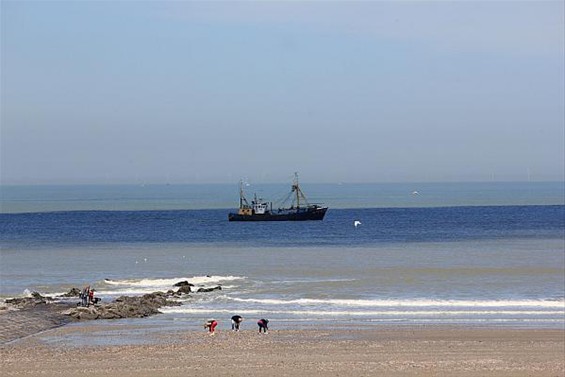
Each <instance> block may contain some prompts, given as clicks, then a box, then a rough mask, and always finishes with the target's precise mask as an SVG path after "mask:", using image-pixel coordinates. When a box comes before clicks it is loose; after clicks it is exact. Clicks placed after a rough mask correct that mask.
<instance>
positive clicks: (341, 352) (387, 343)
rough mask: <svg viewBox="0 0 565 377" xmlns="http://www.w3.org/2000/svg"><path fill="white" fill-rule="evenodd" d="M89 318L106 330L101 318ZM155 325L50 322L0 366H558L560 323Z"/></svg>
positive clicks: (266, 372) (482, 370)
mask: <svg viewBox="0 0 565 377" xmlns="http://www.w3.org/2000/svg"><path fill="white" fill-rule="evenodd" d="M93 325H96V327H97V328H98V329H106V330H111V329H110V327H111V325H109V322H106V323H96V324H93ZM135 330H136V329H133V328H131V327H128V326H127V325H124V326H122V328H121V329H120V331H122V332H125V333H128V332H131V331H135ZM138 330H139V329H138ZM153 330H155V331H145V332H143V331H142V332H141V336H142V337H143V338H144V340H145V342H144V343H143V344H130V345H108V344H105V345H95V344H93V345H84V344H82V345H78V346H77V345H72V343H71V345H69V343H68V342H67V341H68V340H70V339H73V338H75V339H76V338H78V339H81V340H86V341H87V340H88V336H89V333H91V332H92V331H93V328H92V327H91V326H63V327H58V328H54V329H51V330H49V331H44V332H42V333H40V334H36V335H34V336H28V337H26V338H23V339H20V340H18V341H16V342H11V343H10V344H4V345H2V346H0V351H1V360H0V370H2V372H3V375H5V376H20V375H42V376H55V375H56V376H76V375H79V374H86V375H89V376H116V375H119V376H121V377H130V376H131V377H134V376H135V377H144V376H155V375H159V376H165V377H176V376H186V375H193V374H196V373H197V374H198V375H199V376H275V377H276V376H304V375H308V376H338V375H339V376H344V375H347V376H349V375H352V376H370V375H387V376H415V375H418V376H422V375H423V376H435V375H449V376H476V375H481V376H531V375H536V376H563V375H564V374H565V362H564V361H563V354H564V353H565V331H564V330H562V329H560V330H556V329H517V328H496V327H482V328H473V327H466V326H435V325H434V326H382V327H377V328H369V329H360V328H359V327H356V328H352V329H349V330H343V329H331V328H324V329H311V330H310V329H309V330H277V329H274V330H271V331H270V332H269V334H267V335H259V334H258V333H257V332H256V330H255V328H253V329H245V330H242V331H241V332H239V333H235V332H232V331H230V330H220V331H218V332H217V334H216V335H215V336H209V335H207V333H206V332H204V331H194V330H187V331H179V332H176V333H174V334H172V333H160V332H159V329H153ZM118 335H119V334H118ZM55 339H58V340H59V341H54V340H55Z"/></svg>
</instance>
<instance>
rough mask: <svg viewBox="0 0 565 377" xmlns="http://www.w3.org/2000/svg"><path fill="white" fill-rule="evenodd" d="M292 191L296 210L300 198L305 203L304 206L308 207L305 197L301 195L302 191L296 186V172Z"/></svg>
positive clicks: (298, 206)
mask: <svg viewBox="0 0 565 377" xmlns="http://www.w3.org/2000/svg"><path fill="white" fill-rule="evenodd" d="M292 191H293V192H294V193H295V194H296V208H300V198H302V199H303V201H304V202H305V203H306V206H308V201H307V200H306V196H304V193H302V190H300V186H299V185H298V173H297V172H295V173H294V181H293V182H292Z"/></svg>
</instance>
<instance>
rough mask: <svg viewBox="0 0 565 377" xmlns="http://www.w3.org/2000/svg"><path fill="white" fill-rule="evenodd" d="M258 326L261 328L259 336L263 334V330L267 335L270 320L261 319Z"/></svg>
mask: <svg viewBox="0 0 565 377" xmlns="http://www.w3.org/2000/svg"><path fill="white" fill-rule="evenodd" d="M257 325H258V326H259V334H260V333H261V330H263V332H264V333H265V334H267V331H269V320H268V319H264V318H261V319H260V320H259V321H258V322H257Z"/></svg>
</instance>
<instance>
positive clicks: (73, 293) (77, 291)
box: [58, 288, 80, 297]
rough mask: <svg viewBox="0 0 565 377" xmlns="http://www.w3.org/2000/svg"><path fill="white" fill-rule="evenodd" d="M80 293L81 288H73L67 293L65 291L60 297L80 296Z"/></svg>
mask: <svg viewBox="0 0 565 377" xmlns="http://www.w3.org/2000/svg"><path fill="white" fill-rule="evenodd" d="M79 295H80V289H78V288H71V290H70V291H68V292H67V293H64V294H62V295H60V296H58V297H79Z"/></svg>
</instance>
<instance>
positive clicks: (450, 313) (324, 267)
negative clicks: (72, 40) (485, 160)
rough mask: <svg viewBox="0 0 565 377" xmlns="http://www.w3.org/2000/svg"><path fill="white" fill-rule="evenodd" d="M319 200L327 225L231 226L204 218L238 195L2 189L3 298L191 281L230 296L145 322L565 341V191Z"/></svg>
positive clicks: (185, 190)
mask: <svg viewBox="0 0 565 377" xmlns="http://www.w3.org/2000/svg"><path fill="white" fill-rule="evenodd" d="M310 189H311V190H310V192H313V193H314V196H316V197H317V198H318V199H322V200H318V201H322V202H324V203H325V204H327V205H329V206H330V209H329V211H328V213H327V215H326V218H325V219H324V220H323V221H307V222H265V223H260V222H258V223H237V222H235V223H234V222H228V221H227V214H228V212H229V211H230V208H227V207H226V208H211V209H203V208H201V207H206V206H207V203H211V202H214V199H213V196H216V197H217V201H218V202H222V203H223V202H227V201H229V198H228V197H233V195H232V194H233V192H232V191H231V187H215V188H213V189H210V188H203V187H200V186H199V187H182V186H181V187H172V188H171V187H168V186H162V187H151V188H149V189H148V190H145V188H140V187H129V188H122V189H119V188H117V187H104V186H101V187H88V188H81V187H60V188H57V187H47V188H45V187H35V188H29V187H26V188H18V187H12V188H9V189H6V188H3V195H2V197H3V201H2V204H3V211H2V213H1V214H0V247H1V249H0V258H1V259H0V262H1V263H0V273H1V285H0V295H1V297H2V298H6V297H13V296H22V295H27V294H29V293H30V292H32V291H39V292H41V293H43V294H50V295H56V294H59V293H63V292H66V291H68V290H69V289H70V288H72V287H82V286H83V285H85V284H90V285H91V286H93V287H95V288H96V290H97V294H98V296H99V297H101V298H102V299H103V301H110V300H112V299H113V298H115V297H117V296H119V295H124V294H127V295H140V294H143V293H148V292H153V291H156V290H161V291H166V290H168V289H171V288H172V285H173V284H174V283H176V282H178V281H181V280H188V281H190V282H192V283H193V284H195V285H196V287H213V286H216V285H221V286H222V290H220V291H214V292H211V293H194V294H192V295H191V296H190V297H189V298H185V299H183V300H182V303H183V305H182V306H178V307H170V308H165V309H163V314H160V315H158V316H155V317H152V318H150V319H143V321H145V322H144V323H145V324H152V325H158V326H162V327H167V328H175V327H179V328H195V329H196V328H199V326H200V324H201V322H202V321H203V320H204V319H206V318H209V317H215V318H218V319H222V318H228V319H229V317H231V315H233V314H240V315H243V316H245V317H247V318H255V317H257V318H261V317H268V318H270V319H271V321H272V323H273V326H278V327H281V328H282V327H301V326H305V325H306V324H308V325H312V324H313V323H314V324H318V325H320V326H323V325H329V324H331V325H332V326H336V325H343V326H348V325H350V324H352V323H357V324H358V323H363V324H365V325H379V324H383V323H384V324H390V323H394V324H410V325H414V324H415V325H436V324H438V325H445V324H465V325H489V326H492V325H494V326H521V327H522V326H526V327H551V328H555V327H558V328H563V327H565V325H564V319H565V233H564V232H565V205H564V203H563V184H562V183H553V184H533V185H530V184H525V183H523V184H518V183H517V184H509V183H506V184H498V185H497V184H490V185H489V184H485V183H481V184H465V185H463V184H460V185H455V186H453V185H451V186H450V185H449V184H445V185H443V186H442V185H441V184H436V185H434V184H426V185H422V184H414V185H408V184H399V185H396V186H394V185H372V186H371V185H360V186H351V187H349V188H347V187H346V188H344V187H343V186H341V185H339V186H335V187H334V186H332V187H327V188H325V186H323V185H318V186H315V185H312V186H311V187H310ZM415 189H417V194H414V191H415ZM144 190H145V191H144ZM210 190H212V192H213V193H214V195H212V196H206V195H207V194H206V193H207V192H210ZM234 191H236V190H234ZM235 195H237V191H236V192H235ZM442 197H443V198H444V200H443V202H442V201H441V198H442ZM236 199H237V198H236ZM352 203H353V204H354V205H353V206H352ZM378 203H381V204H380V205H379V204H378ZM438 203H440V204H441V203H444V204H445V205H443V206H442V205H437V204H438ZM209 207H213V206H211V205H210V206H209ZM354 221H360V222H361V225H359V226H357V227H355V226H354V225H353V224H354ZM140 321H141V320H140ZM220 325H221V326H224V325H225V326H226V328H227V327H228V326H229V321H227V320H226V321H220Z"/></svg>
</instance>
